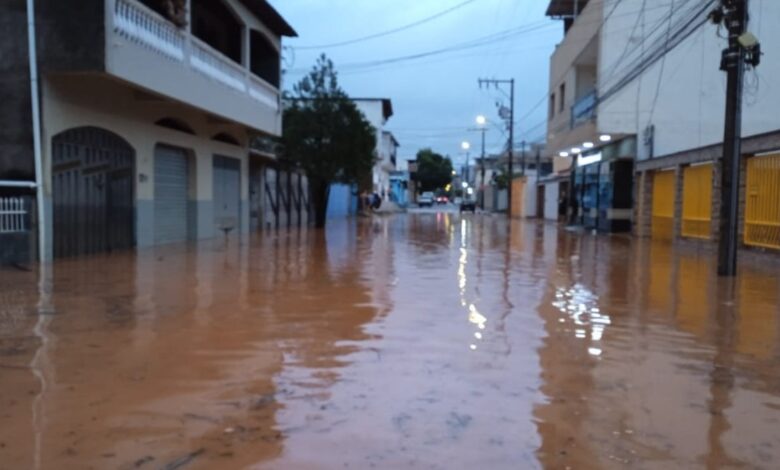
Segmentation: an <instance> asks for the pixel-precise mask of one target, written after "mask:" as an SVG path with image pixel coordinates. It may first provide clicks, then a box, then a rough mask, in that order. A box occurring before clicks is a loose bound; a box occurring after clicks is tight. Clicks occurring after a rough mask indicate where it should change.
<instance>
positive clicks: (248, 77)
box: [113, 0, 280, 111]
mask: <svg viewBox="0 0 780 470" xmlns="http://www.w3.org/2000/svg"><path fill="white" fill-rule="evenodd" d="M113 21H114V24H113V27H114V32H115V33H116V34H117V35H119V36H120V37H123V38H125V39H126V40H127V41H129V42H132V43H135V44H138V45H140V46H142V47H144V48H147V49H150V50H152V51H154V52H156V53H159V54H161V55H163V56H164V57H166V58H168V59H170V60H173V61H176V62H180V63H181V64H182V66H183V67H188V68H190V69H191V70H193V71H195V72H197V73H199V74H201V75H204V76H206V77H208V78H209V79H212V80H214V81H215V82H218V83H220V84H222V85H224V86H227V87H229V88H231V89H232V90H234V91H236V92H239V93H243V94H245V95H246V96H247V97H249V98H252V99H253V100H255V101H257V102H258V103H261V104H263V105H265V106H268V107H270V108H272V109H273V110H275V111H279V109H280V106H279V91H278V90H277V89H276V88H275V87H273V86H272V85H270V84H269V83H267V82H265V81H264V80H263V79H261V78H259V77H256V76H254V75H253V74H252V73H250V72H249V69H247V68H246V67H245V66H243V65H241V64H238V63H236V62H234V61H232V60H231V59H229V58H228V57H226V56H225V55H224V54H222V53H221V52H219V51H217V50H216V49H214V48H212V47H211V46H209V45H208V44H206V43H205V42H203V41H201V40H200V39H198V38H196V37H195V36H193V35H191V34H188V33H187V32H185V31H183V30H181V29H179V28H177V27H176V26H174V25H173V24H172V23H171V22H169V21H167V20H166V19H164V18H162V17H161V16H160V15H159V14H157V13H156V12H154V11H152V10H150V9H149V8H147V7H146V6H144V5H142V4H140V3H138V2H136V1H135V0H115V7H114V15H113Z"/></svg>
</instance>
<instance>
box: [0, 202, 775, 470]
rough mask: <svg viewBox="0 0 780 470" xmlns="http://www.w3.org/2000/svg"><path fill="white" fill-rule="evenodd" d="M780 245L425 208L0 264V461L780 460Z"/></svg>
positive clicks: (750, 464) (710, 463) (492, 464)
mask: <svg viewBox="0 0 780 470" xmlns="http://www.w3.org/2000/svg"><path fill="white" fill-rule="evenodd" d="M754 258H755V257H754ZM768 259H769V261H768V262H767V261H766V260H763V261H761V260H758V261H755V260H749V261H747V262H743V263H742V265H741V267H740V269H741V273H740V276H739V277H738V278H737V279H736V280H733V281H725V280H722V279H718V278H717V277H716V276H715V275H714V271H715V267H714V256H713V255H712V253H710V252H709V251H708V250H706V249H703V248H701V247H699V246H696V245H691V246H685V247H680V248H672V247H670V246H669V245H666V244H662V243H652V242H649V241H637V240H632V239H631V238H629V237H625V236H614V237H605V236H598V237H594V236H591V235H584V234H578V233H570V232H567V231H564V230H560V229H558V228H557V227H556V226H554V225H550V224H546V225H545V224H538V223H533V222H525V223H520V222H514V223H512V225H511V227H508V226H507V223H506V222H505V221H504V220H503V218H501V217H491V216H479V215H477V216H472V215H465V216H464V217H462V218H461V217H460V216H459V215H458V214H451V213H447V214H445V213H439V214H434V213H425V214H415V215H411V214H410V215H400V216H395V217H388V218H375V219H373V220H361V221H352V222H333V223H331V225H330V227H329V228H328V229H327V230H326V231H325V232H322V231H316V230H309V231H303V232H300V231H292V232H286V231H280V232H269V233H265V234H262V235H260V236H257V237H255V238H253V239H252V240H251V241H250V242H248V243H245V244H243V245H240V244H238V243H236V242H235V241H233V242H232V243H229V244H228V245H225V244H224V243H222V242H209V243H204V244H201V245H200V246H199V247H196V246H194V245H172V246H166V247H160V248H156V249H154V250H147V251H140V252H139V253H138V254H137V255H136V254H131V253H124V254H113V255H108V256H99V257H93V258H87V259H80V260H64V261H59V262H57V263H56V264H55V265H54V266H53V267H52V269H50V270H49V271H47V272H44V273H42V276H41V279H40V281H39V277H38V273H37V272H22V271H17V270H10V271H9V270H5V271H0V468H3V469H28V468H33V469H34V468H47V469H48V468H52V469H67V468H79V469H82V468H120V469H136V468H140V469H146V468H150V469H157V468H168V469H174V468H187V469H189V468H193V469H201V468H218V469H226V468H258V469H266V468H268V469H286V468H291V469H319V468H325V469H331V468H352V469H368V468H391V469H394V468H440V469H454V468H458V469H460V468H463V469H472V468H485V469H488V468H489V469H503V468H511V469H517V468H523V469H525V468H550V469H566V468H571V469H590V468H594V469H595V468H638V469H666V468H702V469H704V468H706V469H714V468H767V469H770V468H777V467H778V462H780V365H779V364H780V362H778V359H780V280H779V279H780V276H778V274H780V269H778V267H777V266H778V265H780V261H777V258H776V257H769V258H768Z"/></svg>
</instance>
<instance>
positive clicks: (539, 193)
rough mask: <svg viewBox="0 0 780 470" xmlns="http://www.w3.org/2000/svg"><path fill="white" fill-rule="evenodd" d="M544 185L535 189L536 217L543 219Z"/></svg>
mask: <svg viewBox="0 0 780 470" xmlns="http://www.w3.org/2000/svg"><path fill="white" fill-rule="evenodd" d="M545 187H546V186H545V185H539V186H537V187H536V217H538V218H540V219H544V188H545Z"/></svg>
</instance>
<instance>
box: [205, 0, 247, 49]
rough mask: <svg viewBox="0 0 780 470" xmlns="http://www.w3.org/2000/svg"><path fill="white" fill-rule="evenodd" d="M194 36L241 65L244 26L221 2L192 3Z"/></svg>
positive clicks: (214, 0)
mask: <svg viewBox="0 0 780 470" xmlns="http://www.w3.org/2000/svg"><path fill="white" fill-rule="evenodd" d="M192 34H193V35H195V36H196V37H197V38H198V39H200V40H202V41H203V42H205V43H206V44H208V45H209V46H211V47H213V48H214V49H216V50H218V51H219V52H221V53H223V54H225V55H226V56H228V57H230V58H231V59H232V60H233V62H235V63H237V64H240V63H241V52H242V50H243V48H242V46H241V43H242V42H243V39H242V35H243V25H242V24H241V23H240V22H239V21H238V20H237V19H236V17H235V15H234V14H233V12H232V11H231V10H230V9H229V8H228V7H227V6H225V4H224V3H223V2H222V1H221V0H208V1H206V0H193V1H192Z"/></svg>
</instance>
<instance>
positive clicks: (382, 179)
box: [352, 98, 399, 198]
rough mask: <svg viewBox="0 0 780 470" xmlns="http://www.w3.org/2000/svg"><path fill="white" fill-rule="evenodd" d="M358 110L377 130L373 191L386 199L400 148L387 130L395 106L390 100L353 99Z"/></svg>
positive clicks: (372, 177)
mask: <svg viewBox="0 0 780 470" xmlns="http://www.w3.org/2000/svg"><path fill="white" fill-rule="evenodd" d="M352 101H354V102H355V104H356V105H357V107H358V109H359V110H360V111H361V112H362V113H363V115H364V116H365V117H366V119H367V120H368V122H370V123H371V125H372V126H374V129H376V163H375V164H374V168H373V169H372V171H371V186H372V190H373V191H374V192H376V193H377V194H379V195H380V196H382V197H383V198H384V197H386V196H387V195H388V194H389V192H390V172H392V171H395V169H396V160H397V153H398V152H397V149H398V147H399V144H398V141H396V139H395V137H394V136H393V134H392V133H391V132H389V131H386V130H385V126H386V125H387V120H388V119H390V117H391V116H392V115H393V104H392V102H391V101H390V99H388V98H353V99H352Z"/></svg>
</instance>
